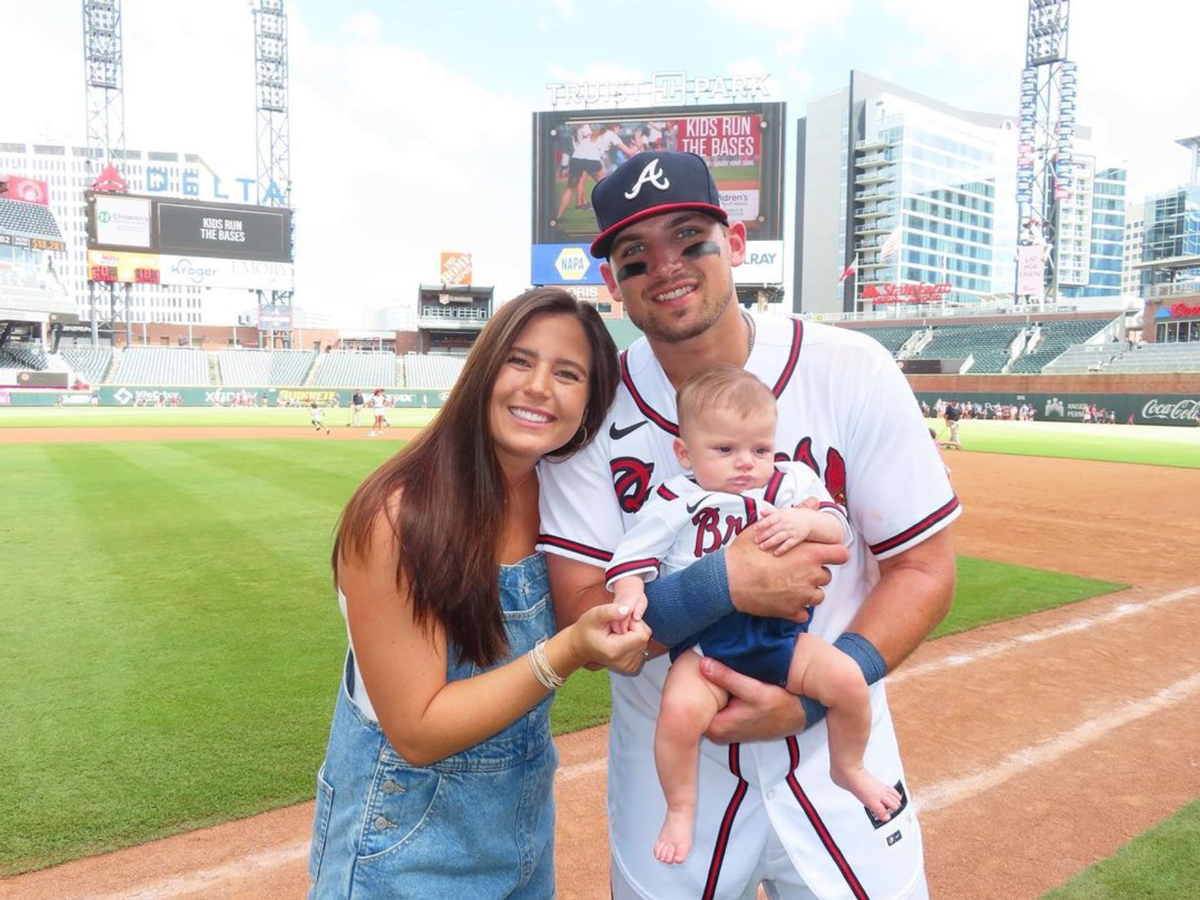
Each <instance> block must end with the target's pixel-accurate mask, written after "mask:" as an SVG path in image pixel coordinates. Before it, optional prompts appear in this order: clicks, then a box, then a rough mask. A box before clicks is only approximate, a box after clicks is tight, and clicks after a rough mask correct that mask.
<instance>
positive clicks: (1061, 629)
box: [887, 587, 1200, 684]
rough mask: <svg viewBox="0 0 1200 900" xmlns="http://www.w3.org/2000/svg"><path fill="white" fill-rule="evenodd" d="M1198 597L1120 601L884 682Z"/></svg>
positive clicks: (1199, 592) (1190, 591)
mask: <svg viewBox="0 0 1200 900" xmlns="http://www.w3.org/2000/svg"><path fill="white" fill-rule="evenodd" d="M1192 596H1200V587H1190V588H1184V589H1183V590H1180V591H1174V592H1172V593H1170V594H1163V595H1162V596H1161V597H1152V598H1151V599H1149V600H1144V601H1143V602H1141V603H1121V604H1119V605H1118V606H1116V607H1114V608H1113V609H1111V610H1109V611H1108V612H1106V613H1102V614H1100V615H1096V616H1083V617H1082V618H1079V619H1073V620H1071V621H1070V622H1064V623H1063V624H1062V625H1056V626H1054V627H1053V628H1046V629H1044V630H1042V631H1031V632H1028V633H1027V634H1023V635H1021V636H1020V637H1015V638H1010V639H1008V640H1003V641H996V642H995V643H991V644H984V645H982V646H980V647H977V648H975V649H974V650H971V651H970V652H968V653H955V654H954V655H952V656H947V657H944V658H943V659H934V660H930V661H929V662H927V663H918V664H917V665H915V666H905V667H904V668H903V669H901V670H900V671H899V672H896V673H895V674H892V675H888V677H887V683H888V684H896V683H898V682H901V681H905V680H907V679H909V678H915V677H917V676H918V675H926V674H928V673H930V672H937V671H940V670H941V669H951V668H954V667H956V666H965V665H967V664H968V663H973V662H977V661H979V660H981V659H987V658H988V657H990V656H997V655H999V654H1001V653H1005V652H1007V651H1009V650H1012V649H1013V648H1014V647H1020V646H1021V645H1023V644H1036V643H1038V642H1039V641H1046V640H1049V639H1050V638H1056V637H1059V636H1060V635H1064V634H1072V633H1074V632H1076V631H1087V630H1088V629H1090V628H1095V627H1096V626H1097V625H1108V624H1110V623H1112V622H1117V621H1120V620H1121V619H1124V618H1127V617H1129V616H1135V615H1138V614H1140V613H1144V612H1149V611H1150V610H1151V609H1154V608H1156V607H1159V606H1162V605H1164V604H1166V603H1174V602H1175V601H1177V600H1183V599H1184V598H1186V597H1192Z"/></svg>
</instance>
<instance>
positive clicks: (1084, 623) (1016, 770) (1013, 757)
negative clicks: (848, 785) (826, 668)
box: [68, 587, 1200, 900]
mask: <svg viewBox="0 0 1200 900" xmlns="http://www.w3.org/2000/svg"><path fill="white" fill-rule="evenodd" d="M1193 595H1200V587H1191V588H1184V589H1183V590H1180V591H1175V592H1173V593H1170V594H1163V595H1162V596H1160V597H1153V598H1151V599H1149V600H1146V601H1143V602H1141V603H1122V604H1120V605H1118V606H1116V607H1114V608H1113V609H1112V610H1110V611H1109V612H1107V613H1103V614H1101V615H1097V616H1085V617H1082V618H1079V619H1074V620H1072V621H1070V622H1066V623H1064V624H1062V625H1057V626H1055V627H1053V628H1047V629H1044V630H1042V631H1033V632H1030V633H1028V634H1024V635H1021V636H1020V637H1018V638H1012V639H1008V640H1003V641H996V642H995V643H992V644H984V645H982V646H980V647H978V648H976V649H975V650H973V651H971V652H970V653H965V654H955V655H954V656H948V657H946V658H944V659H939V660H932V661H930V662H927V663H922V664H919V665H915V666H911V667H908V668H905V669H902V670H900V671H899V672H896V673H895V674H894V675H889V676H888V681H889V682H890V683H893V684H894V683H895V682H897V681H902V680H904V679H905V678H912V677H916V676H918V675H925V674H928V673H930V672H936V671H939V670H941V669H947V668H953V667H955V666H963V665H967V664H969V663H972V662H976V661H977V660H981V659H987V658H988V657H991V656H996V655H998V654H1001V653H1004V652H1006V651H1008V650H1012V649H1013V648H1015V647H1020V646H1021V645H1023V644H1031V643H1037V642H1039V641H1044V640H1048V639H1050V638H1053V637H1058V636H1059V635H1063V634H1071V633H1073V632H1077V631H1086V630H1088V629H1090V628H1094V627H1096V626H1099V625H1106V624H1109V623H1111V622H1116V621H1119V620H1121V619H1124V618H1126V617H1127V616H1131V615H1136V614H1138V613H1143V612H1147V611H1149V610H1151V609H1154V608H1156V607H1158V606H1162V605H1164V604H1167V603H1173V602H1175V601H1177V600H1182V599H1184V598H1186V597H1190V596H1193ZM1197 690H1200V674H1196V675H1192V676H1190V677H1188V678H1185V679H1183V680H1182V681H1177V682H1176V683H1175V684H1173V685H1171V686H1170V687H1167V688H1164V689H1163V690H1161V691H1159V692H1158V693H1157V694H1155V695H1153V696H1151V697H1149V698H1146V699H1140V700H1133V701H1130V702H1129V703H1127V704H1125V705H1124V706H1122V707H1120V708H1119V709H1116V710H1113V711H1111V712H1109V713H1108V714H1107V715H1104V716H1101V717H1099V718H1096V719H1091V720H1090V721H1088V722H1086V723H1084V724H1083V725H1080V726H1079V727H1078V728H1074V729H1072V730H1071V731H1068V732H1065V733H1064V734H1061V735H1059V736H1058V737H1056V738H1053V739H1051V740H1050V741H1047V742H1043V743H1041V744H1037V745H1035V746H1033V747H1026V748H1023V749H1021V750H1017V751H1015V752H1013V753H1010V754H1009V755H1008V756H1007V757H1006V758H1005V759H1004V760H1002V761H1001V762H1000V763H999V764H997V765H994V766H989V767H988V769H987V770H986V771H984V772H981V773H979V774H976V775H969V776H966V777H964V778H958V779H952V780H949V781H944V782H941V783H939V784H935V785H932V786H931V787H929V788H924V789H922V790H921V792H920V797H919V799H916V800H915V803H916V806H917V808H918V809H919V810H920V811H921V812H933V811H934V810H937V809H942V808H944V807H947V806H953V805H954V804H955V803H958V802H959V801H960V800H965V799H967V798H969V797H973V796H975V795H977V794H980V793H982V792H984V791H987V790H990V789H991V788H993V787H996V786H997V785H1000V784H1003V783H1004V782H1005V781H1008V780H1009V779H1010V778H1014V777H1015V776H1017V775H1019V774H1021V773H1022V772H1024V771H1025V770H1027V769H1031V768H1034V767H1036V766H1040V765H1045V764H1047V763H1050V762H1053V761H1055V760H1057V759H1059V758H1060V757H1062V756H1065V755H1066V754H1067V753H1070V752H1072V751H1073V750H1076V749H1078V748H1079V747H1081V746H1083V745H1084V744H1087V743H1088V742H1090V741H1094V740H1096V739H1097V738H1099V737H1101V736H1102V735H1104V734H1106V733H1107V732H1109V731H1112V730H1113V729H1115V728H1119V727H1120V726H1122V725H1125V724H1127V723H1128V722H1131V721H1133V720H1135V719H1138V718H1141V717H1143V716H1147V715H1149V714H1151V713H1153V712H1157V711H1158V710H1161V709H1165V708H1166V707H1168V706H1170V705H1172V704H1174V703H1178V702H1179V701H1181V700H1184V699H1186V698H1187V697H1189V696H1191V695H1192V694H1194V693H1196V691H1197ZM607 767H608V760H607V759H606V758H604V757H601V758H600V759H595V760H591V761H590V762H585V763H577V764H575V765H573V766H567V767H564V768H562V769H559V770H558V772H557V773H556V776H555V781H556V782H557V783H560V784H565V783H569V782H572V781H576V780H578V779H580V778H583V777H587V776H590V775H593V774H595V773H599V772H603V771H605V770H606V769H607ZM307 854H308V841H307V840H304V841H302V842H298V843H292V844H287V845H285V846H283V847H277V848H275V849H273V850H266V851H263V852H262V853H256V854H254V855H252V856H247V857H244V858H241V859H238V860H235V861H233V862H230V863H226V864H225V865H222V866H214V867H213V868H211V869H202V870H200V871H196V872H191V873H189V874H187V875H177V876H173V877H171V878H166V879H164V880H162V881H159V882H157V883H155V884H153V885H150V886H147V887H142V888H139V889H136V890H133V891H124V892H118V893H114V894H104V895H102V896H97V895H95V894H92V895H87V896H86V897H85V896H84V895H75V896H74V897H71V898H68V900H170V898H172V897H184V896H187V895H188V894H199V893H201V892H203V891H204V890H205V889H206V888H212V887H213V886H214V885H216V884H219V883H220V882H222V881H225V880H227V879H234V878H244V877H245V876H246V875H247V874H248V873H250V872H255V871H258V872H263V871H267V870H270V869H274V868H277V867H279V866H285V865H289V864H291V863H293V862H296V861H298V860H300V859H303V858H304V857H305V856H306V855H307Z"/></svg>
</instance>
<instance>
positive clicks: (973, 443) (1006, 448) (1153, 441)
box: [929, 419, 1200, 469]
mask: <svg viewBox="0 0 1200 900" xmlns="http://www.w3.org/2000/svg"><path fill="white" fill-rule="evenodd" d="M929 427H930V428H933V429H934V430H935V431H937V432H938V434H939V436H940V437H941V438H942V439H945V438H946V437H947V436H948V434H949V432H948V431H947V430H946V427H945V423H943V422H941V421H935V420H933V419H930V420H929ZM959 436H960V437H961V439H962V444H963V448H964V450H966V451H972V452H980V453H1011V454H1014V455H1017V456H1053V457H1059V458H1063V459H1089V460H1098V461H1101V462H1119V463H1139V464H1142V465H1150V466H1179V467H1183V468H1189V469H1198V468H1200V428H1194V427H1190V426H1167V425H1084V424H1082V423H1074V422H1002V421H1000V422H997V421H991V422H989V421H986V420H983V421H978V420H974V419H965V420H964V421H963V422H962V423H961V424H960V425H959ZM955 452H957V451H953V450H947V451H945V453H946V454H947V456H946V459H947V461H948V462H949V463H950V465H951V466H953V465H954V457H953V454H954V453H955Z"/></svg>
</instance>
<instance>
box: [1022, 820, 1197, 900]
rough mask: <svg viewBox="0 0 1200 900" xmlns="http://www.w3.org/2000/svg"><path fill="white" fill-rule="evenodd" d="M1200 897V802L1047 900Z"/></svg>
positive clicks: (1057, 889)
mask: <svg viewBox="0 0 1200 900" xmlns="http://www.w3.org/2000/svg"><path fill="white" fill-rule="evenodd" d="M1197 895H1200V801H1196V802H1194V803H1192V804H1190V805H1188V806H1185V807H1184V808H1183V809H1182V810H1180V811H1179V812H1178V813H1176V814H1175V815H1174V816H1172V817H1171V818H1170V819H1167V820H1166V821H1165V822H1160V823H1159V824H1158V825H1156V826H1154V827H1153V828H1151V829H1150V830H1148V831H1146V832H1145V833H1143V834H1142V835H1140V836H1139V837H1138V838H1136V839H1135V840H1133V841H1130V842H1129V843H1128V844H1126V845H1125V846H1123V847H1122V848H1121V849H1120V850H1118V851H1117V854H1116V855H1115V856H1113V857H1110V858H1109V859H1106V860H1104V861H1103V862H1099V863H1096V864H1095V865H1094V866H1091V867H1090V868H1088V869H1086V870H1085V871H1084V872H1082V873H1081V874H1080V875H1078V876H1077V877H1076V878H1074V879H1072V880H1071V881H1069V882H1067V884H1065V885H1063V886H1062V887H1059V888H1055V889H1054V890H1052V891H1050V892H1049V893H1047V894H1044V895H1043V896H1042V900H1134V898H1136V900H1183V898H1185V897H1196V896H1197Z"/></svg>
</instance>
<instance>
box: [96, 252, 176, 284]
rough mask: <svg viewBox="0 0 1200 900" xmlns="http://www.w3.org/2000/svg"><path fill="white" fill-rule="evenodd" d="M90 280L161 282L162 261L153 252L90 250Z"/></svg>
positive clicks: (127, 282)
mask: <svg viewBox="0 0 1200 900" xmlns="http://www.w3.org/2000/svg"><path fill="white" fill-rule="evenodd" d="M87 259H88V280H89V281H115V282H118V283H120V284H159V283H160V275H161V272H160V269H159V266H160V261H159V258H158V256H156V255H155V254H153V253H131V252H129V251H127V250H89V251H88V254H87Z"/></svg>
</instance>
